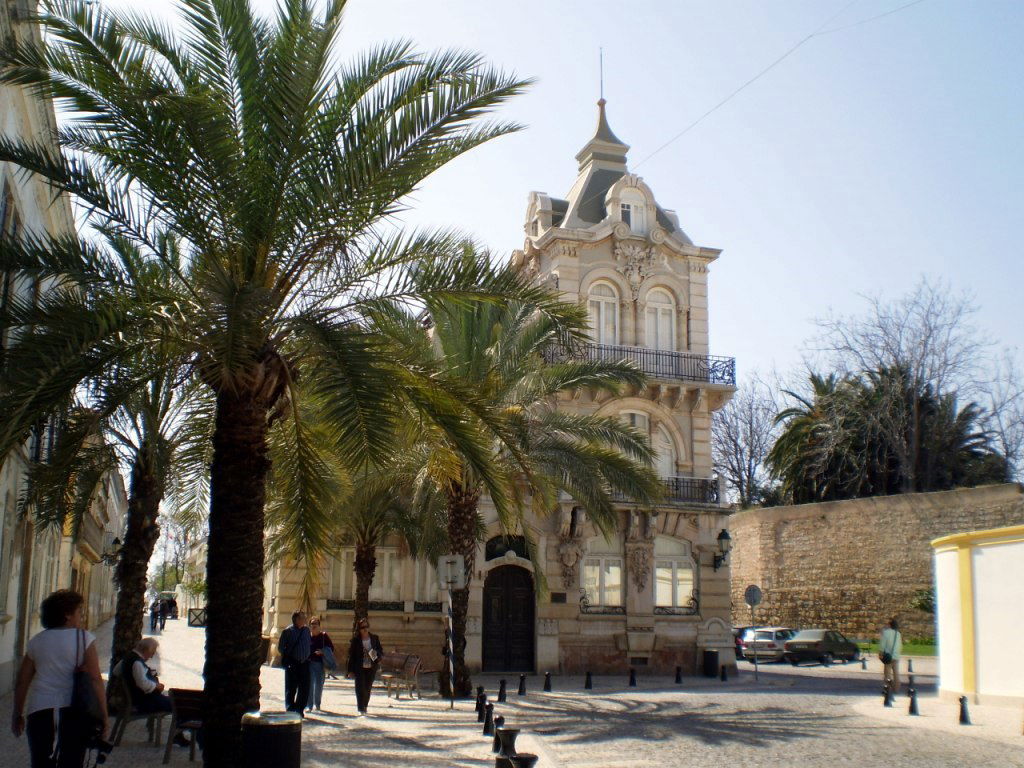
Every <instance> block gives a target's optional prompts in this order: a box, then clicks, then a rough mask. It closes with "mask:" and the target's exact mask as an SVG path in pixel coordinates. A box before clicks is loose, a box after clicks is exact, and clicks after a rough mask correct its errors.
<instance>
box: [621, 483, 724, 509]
mask: <svg viewBox="0 0 1024 768" xmlns="http://www.w3.org/2000/svg"><path fill="white" fill-rule="evenodd" d="M661 482H662V485H664V486H665V498H664V502H666V503H669V504H710V505H714V506H718V504H719V502H720V501H721V496H720V495H719V492H718V481H717V480H710V479H707V478H701V477H663V478H661ZM612 498H613V499H615V501H630V499H628V498H627V497H626V496H624V495H622V494H612Z"/></svg>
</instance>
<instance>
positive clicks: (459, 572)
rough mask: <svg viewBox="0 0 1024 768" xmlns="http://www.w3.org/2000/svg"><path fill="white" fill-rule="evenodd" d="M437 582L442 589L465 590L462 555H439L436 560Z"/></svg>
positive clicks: (464, 563)
mask: <svg viewBox="0 0 1024 768" xmlns="http://www.w3.org/2000/svg"><path fill="white" fill-rule="evenodd" d="M437 582H438V584H440V585H441V587H442V589H465V588H466V561H465V558H463V556H462V555H441V556H440V557H439V558H437Z"/></svg>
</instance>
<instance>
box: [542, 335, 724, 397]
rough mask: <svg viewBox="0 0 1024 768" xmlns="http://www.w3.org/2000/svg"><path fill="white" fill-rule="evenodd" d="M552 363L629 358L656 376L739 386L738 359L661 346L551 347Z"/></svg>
mask: <svg viewBox="0 0 1024 768" xmlns="http://www.w3.org/2000/svg"><path fill="white" fill-rule="evenodd" d="M545 359H547V360H548V362H555V361H558V360H566V359H569V360H601V361H604V362H619V361H621V360H628V361H630V362H631V363H633V364H635V365H636V367H637V368H639V369H640V370H641V371H643V372H644V373H646V374H647V375H648V376H652V377H654V378H656V379H674V380H682V381H702V382H707V383H709V384H725V385H727V386H730V387H734V386H736V358H735V357H716V356H713V355H692V354H689V353H686V352H666V351H665V350H661V349H645V348H643V347H626V346H622V345H619V344H593V343H586V344H580V345H578V346H575V347H573V348H571V349H566V348H554V347H552V348H549V349H548V350H547V352H546V353H545Z"/></svg>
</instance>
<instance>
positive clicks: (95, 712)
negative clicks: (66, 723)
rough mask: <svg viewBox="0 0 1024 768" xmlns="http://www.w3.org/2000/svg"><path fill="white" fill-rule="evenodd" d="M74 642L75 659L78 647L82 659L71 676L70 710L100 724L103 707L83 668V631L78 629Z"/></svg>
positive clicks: (90, 721) (84, 718) (90, 678)
mask: <svg viewBox="0 0 1024 768" xmlns="http://www.w3.org/2000/svg"><path fill="white" fill-rule="evenodd" d="M75 640H76V642H75V660H76V661H77V660H78V648H79V647H81V649H82V660H81V661H80V662H79V663H78V666H77V667H75V671H74V673H73V675H72V678H71V710H72V711H73V712H75V713H76V714H77V715H79V716H80V717H81V718H83V720H85V721H88V722H89V724H90V725H94V726H97V727H98V726H100V725H101V724H102V723H103V707H102V706H101V705H100V700H99V698H98V697H97V696H96V688H95V687H94V686H93V683H92V677H90V675H89V673H88V672H86V670H85V650H86V649H85V631H84V630H81V629H79V630H78V632H77V637H76V639H75Z"/></svg>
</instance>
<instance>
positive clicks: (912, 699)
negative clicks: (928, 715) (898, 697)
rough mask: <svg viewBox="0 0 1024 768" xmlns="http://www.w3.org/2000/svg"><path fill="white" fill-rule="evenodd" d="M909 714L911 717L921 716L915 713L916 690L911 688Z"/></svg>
mask: <svg viewBox="0 0 1024 768" xmlns="http://www.w3.org/2000/svg"><path fill="white" fill-rule="evenodd" d="M909 714H911V715H920V714H921V713H920V712H918V711H917V689H916V688H911V689H910V710H909Z"/></svg>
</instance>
